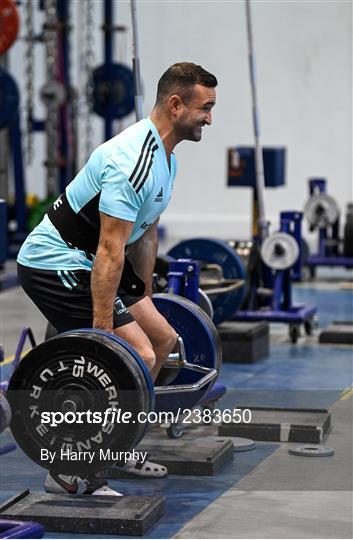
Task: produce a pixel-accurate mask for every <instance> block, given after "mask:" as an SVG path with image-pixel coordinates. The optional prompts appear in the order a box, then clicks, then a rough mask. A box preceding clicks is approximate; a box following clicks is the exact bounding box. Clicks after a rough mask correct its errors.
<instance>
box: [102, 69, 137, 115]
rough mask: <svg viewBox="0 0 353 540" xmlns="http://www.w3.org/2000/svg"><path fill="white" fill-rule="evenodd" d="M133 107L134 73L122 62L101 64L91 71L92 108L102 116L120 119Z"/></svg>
mask: <svg viewBox="0 0 353 540" xmlns="http://www.w3.org/2000/svg"><path fill="white" fill-rule="evenodd" d="M134 107H135V96H134V75H133V72H132V71H131V69H130V68H128V67H127V66H124V65H122V64H103V65H102V66H100V67H98V68H96V69H95V70H94V71H93V110H94V112H95V113H96V114H98V115H99V116H102V117H103V118H116V119H121V118H124V117H125V116H128V115H129V114H130V113H131V112H132V111H133V110H134Z"/></svg>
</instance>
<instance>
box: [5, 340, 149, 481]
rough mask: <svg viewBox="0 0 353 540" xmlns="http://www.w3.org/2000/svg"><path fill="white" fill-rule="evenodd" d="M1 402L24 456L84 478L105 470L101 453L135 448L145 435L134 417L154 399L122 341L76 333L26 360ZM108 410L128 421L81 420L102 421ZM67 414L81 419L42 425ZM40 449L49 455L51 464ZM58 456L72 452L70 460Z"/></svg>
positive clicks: (109, 458) (107, 457)
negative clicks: (51, 416)
mask: <svg viewBox="0 0 353 540" xmlns="http://www.w3.org/2000/svg"><path fill="white" fill-rule="evenodd" d="M8 400H9V403H10V406H11V409H12V414H13V416H12V422H11V429H12V432H13V435H14V437H15V439H16V441H17V442H18V444H19V445H20V446H21V448H22V449H23V450H24V452H25V453H26V454H27V455H28V456H29V457H30V458H32V459H33V460H34V461H35V462H36V463H38V464H39V465H41V466H43V467H44V468H47V469H49V470H50V469H53V470H55V471H56V472H61V473H64V474H80V475H85V474H90V473H94V472H96V471H98V470H101V469H104V468H106V467H109V466H110V465H112V463H113V462H114V454H109V453H107V451H110V452H112V453H114V452H120V451H128V450H130V449H131V448H134V447H135V446H136V444H137V443H138V442H139V441H140V440H141V438H142V436H143V434H144V432H145V429H146V424H141V423H139V422H137V414H138V413H139V412H140V411H145V412H147V413H148V412H149V411H150V410H152V408H153V405H154V403H153V401H154V394H153V383H152V380H151V378H150V376H149V374H148V372H147V369H146V366H145V365H144V363H143V362H142V360H141V359H140V358H139V357H138V355H137V354H136V353H135V352H134V351H133V349H132V348H131V347H130V346H129V345H128V344H127V343H126V342H124V341H123V340H120V339H119V338H117V337H115V336H113V335H110V334H105V333H104V332H99V331H94V332H93V331H90V330H77V331H71V332H66V333H64V334H61V335H59V336H56V337H54V338H52V339H49V340H48V341H45V342H43V343H41V344H40V345H38V346H37V347H35V348H34V349H32V350H31V351H30V352H29V353H28V354H27V355H26V356H25V358H24V359H23V360H22V361H21V362H20V364H19V366H18V367H17V369H16V370H15V372H14V373H13V375H12V377H11V379H10V382H9V389H8ZM113 405H115V407H116V409H117V410H118V411H119V410H120V411H121V413H123V412H128V413H131V417H130V418H129V419H128V418H127V417H125V419H126V420H128V422H126V423H125V422H122V421H121V416H120V420H118V419H117V418H116V417H115V421H114V423H110V424H109V423H108V424H107V426H105V427H103V426H102V423H101V422H99V423H94V422H92V416H91V418H87V416H85V413H87V411H91V413H92V414H93V413H98V414H101V415H104V413H105V411H106V410H107V409H109V408H111V407H112V406H113ZM70 411H72V412H74V413H78V412H82V413H84V414H83V416H81V418H79V417H78V416H76V420H79V421H81V422H82V423H80V422H77V421H76V422H74V423H71V420H72V418H73V416H72V415H71V416H70V419H68V421H64V422H62V423H58V424H57V426H55V427H54V426H50V425H49V424H47V423H44V422H43V421H42V420H43V418H42V416H41V413H42V412H49V413H50V412H62V413H63V414H64V413H66V412H70ZM58 420H60V418H58ZM41 450H43V451H44V450H47V451H50V452H53V453H54V454H53V457H54V460H53V463H50V462H49V460H46V459H45V457H46V456H45V455H44V453H43V454H42V453H41ZM62 450H64V451H68V452H70V453H71V455H70V459H66V458H67V454H65V453H64V454H62V453H61V451H62ZM73 452H76V454H73ZM79 452H81V453H79ZM83 452H86V453H85V454H84V453H83ZM88 452H92V454H91V455H90V454H88ZM75 457H79V458H80V459H79V460H75ZM91 457H92V461H91ZM90 461H91V463H90Z"/></svg>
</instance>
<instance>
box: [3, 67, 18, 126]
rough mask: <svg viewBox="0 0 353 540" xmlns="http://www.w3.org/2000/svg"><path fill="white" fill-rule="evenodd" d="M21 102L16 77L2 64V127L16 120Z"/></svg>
mask: <svg viewBox="0 0 353 540" xmlns="http://www.w3.org/2000/svg"><path fill="white" fill-rule="evenodd" d="M19 103H20V95H19V92H18V87H17V84H16V81H15V79H14V78H13V77H11V75H10V74H9V73H8V72H7V71H6V69H4V68H3V67H1V66H0V129H2V128H5V127H9V126H10V125H11V124H12V123H13V122H14V120H15V119H16V116H17V114H18V107H19Z"/></svg>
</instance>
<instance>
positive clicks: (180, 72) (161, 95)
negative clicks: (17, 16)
mask: <svg viewBox="0 0 353 540" xmlns="http://www.w3.org/2000/svg"><path fill="white" fill-rule="evenodd" d="M195 84H200V85H202V86H207V87H208V88H215V87H216V86H217V79H216V77H215V76H214V75H212V74H211V73H209V72H208V71H206V70H205V69H203V68H202V67H201V66H198V65H196V64H193V63H192V62H178V63H177V64H173V65H172V66H170V68H168V69H167V71H165V72H164V73H163V75H162V77H161V78H160V79H159V81H158V87H157V104H161V103H162V102H163V101H164V100H165V99H166V98H168V97H169V96H172V95H173V94H178V95H179V96H181V97H182V99H183V101H184V103H187V102H188V101H189V100H190V98H191V96H192V90H193V87H194V86H195Z"/></svg>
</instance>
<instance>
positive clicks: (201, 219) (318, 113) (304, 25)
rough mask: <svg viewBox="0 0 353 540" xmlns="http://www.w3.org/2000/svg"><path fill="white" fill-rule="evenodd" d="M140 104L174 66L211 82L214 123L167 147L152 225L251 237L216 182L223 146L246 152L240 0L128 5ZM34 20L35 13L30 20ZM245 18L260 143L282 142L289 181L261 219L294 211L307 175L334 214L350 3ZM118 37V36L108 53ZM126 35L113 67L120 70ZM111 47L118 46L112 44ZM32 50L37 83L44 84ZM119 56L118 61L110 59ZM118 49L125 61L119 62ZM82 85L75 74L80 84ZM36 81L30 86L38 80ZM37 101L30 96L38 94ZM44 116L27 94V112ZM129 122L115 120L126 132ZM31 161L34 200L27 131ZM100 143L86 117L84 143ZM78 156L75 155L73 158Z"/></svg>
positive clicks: (39, 187)
mask: <svg viewBox="0 0 353 540" xmlns="http://www.w3.org/2000/svg"><path fill="white" fill-rule="evenodd" d="M80 2H81V0H80V1H76V2H73V3H72V4H73V7H72V24H73V27H74V39H75V42H74V43H75V45H74V46H73V50H72V52H71V58H72V63H73V66H72V77H73V81H74V83H75V84H76V85H78V84H79V83H80V67H79V66H80V61H81V60H82V58H81V60H80V55H81V44H82V36H80V33H79V26H80ZM137 6H138V22H139V33H140V54H141V67H142V74H143V85H144V109H145V113H148V112H149V111H150V110H151V108H152V107H153V104H154V99H155V91H156V85H157V81H158V78H159V77H160V75H161V74H162V72H163V71H164V70H165V69H166V68H167V67H168V66H169V65H170V64H172V63H173V62H176V61H182V60H187V61H194V62H195V63H200V64H201V65H202V66H203V67H204V68H205V69H208V70H209V71H211V72H213V73H214V74H215V75H216V76H217V78H218V81H219V87H218V89H217V105H216V107H215V109H214V113H213V125H212V126H211V127H206V128H205V129H204V134H203V140H202V142H201V143H199V144H196V143H191V142H184V143H181V144H180V146H178V147H176V150H175V153H176V155H177V159H178V162H179V173H178V177H177V181H176V184H175V189H174V196H173V199H172V201H171V204H170V206H169V208H168V210H167V212H166V213H165V214H164V216H163V220H162V223H163V224H165V225H166V226H167V227H168V228H169V229H170V230H172V231H176V234H177V236H180V237H183V236H190V231H191V230H192V234H193V236H197V235H201V234H208V235H214V236H218V237H238V238H246V237H248V236H249V235H250V200H251V194H250V190H248V189H246V188H240V189H235V188H227V187H226V148H228V147H229V146H236V145H252V144H253V130H252V118H251V101H250V84H249V74H248V63H247V40H246V23H245V7H244V3H243V1H235V2H229V1H224V2H223V1H212V2H206V1H195V2H194V1H192V0H187V1H167V0H164V1H162V2H161V1H141V2H138V5H137ZM94 9H95V22H96V26H95V32H94V36H93V37H94V43H95V53H96V65H98V64H101V63H102V59H103V51H102V41H103V37H102V33H101V30H100V26H101V24H102V17H103V15H102V3H101V2H99V1H97V0H96V1H95V2H94ZM36 17H37V24H38V25H40V21H41V14H40V13H38V12H37V13H36ZM252 18H253V30H254V44H255V55H256V68H257V83H258V100H259V108H260V126H261V134H262V143H263V145H265V146H266V145H267V146H286V147H287V157H288V160H287V185H286V186H285V187H284V188H278V189H277V190H267V192H266V195H265V203H266V213H267V216H268V218H269V219H271V221H272V223H273V224H274V225H275V224H276V223H277V221H278V214H279V211H280V210H283V209H302V208H303V205H304V202H305V200H306V199H307V196H308V187H307V179H308V178H309V177H314V176H316V177H326V178H327V179H328V192H329V193H331V194H332V195H333V196H334V197H335V198H336V199H337V201H338V203H339V205H340V207H341V209H342V210H343V208H344V205H345V203H346V202H347V201H348V200H349V199H352V161H351V149H352V4H351V2H345V1H339V0H335V1H332V2H326V1H306V2H302V1H281V2H279V1H266V2H264V1H259V2H257V1H253V3H252ZM115 22H116V23H119V24H126V25H128V26H129V27H130V12H129V4H128V2H124V1H119V2H115ZM119 43H120V40H116V45H117V47H116V48H118V46H119ZM130 43H131V33H129V34H128V39H127V42H126V46H125V51H123V52H122V50H121V47H120V53H119V52H118V51H117V52H116V54H115V60H117V61H126V62H128V63H130V51H131V47H130ZM120 44H121V43H120ZM39 49H42V47H38V51H36V74H37V80H40V79H42V83H43V82H44V57H43V50H39ZM23 52H24V44H23V42H21V41H20V40H18V41H17V42H16V44H15V45H14V46H13V47H12V48H11V50H10V54H9V57H10V58H9V60H10V71H11V73H12V74H13V75H14V76H15V77H16V79H17V81H18V83H19V85H20V87H21V86H23V72H24V63H23ZM119 54H120V56H119ZM122 54H123V55H124V54H125V58H121V55H122ZM81 78H82V77H81ZM39 86H40V85H39ZM37 96H38V93H37ZM41 114H42V115H44V108H43V106H42V104H41V103H40V101H39V98H37V102H36V115H37V116H40V115H41ZM133 121H134V117H133V115H131V116H130V117H128V118H127V119H126V120H125V121H124V122H123V127H127V125H129V124H130V123H132V122H133ZM35 141H36V142H35V148H36V158H35V160H34V163H33V165H32V166H31V167H30V168H29V169H28V175H27V183H28V191H29V192H32V193H37V194H38V195H39V196H43V195H44V182H43V175H44V169H43V165H42V164H43V161H44V137H43V135H36V136H35ZM101 142H102V121H101V119H99V118H98V117H95V118H94V140H93V141H92V143H93V146H96V145H98V144H100V143H101ZM81 154H82V155H81V161H82V162H83V159H84V156H83V151H81Z"/></svg>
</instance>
